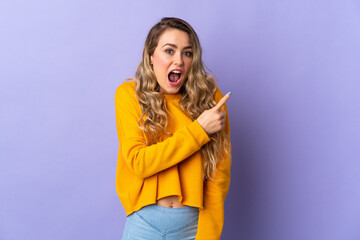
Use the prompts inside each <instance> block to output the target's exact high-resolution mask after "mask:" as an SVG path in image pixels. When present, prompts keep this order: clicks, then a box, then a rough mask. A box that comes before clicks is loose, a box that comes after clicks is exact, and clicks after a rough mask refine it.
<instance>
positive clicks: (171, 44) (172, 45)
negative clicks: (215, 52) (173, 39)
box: [162, 43, 192, 49]
mask: <svg viewBox="0 0 360 240" xmlns="http://www.w3.org/2000/svg"><path fill="white" fill-rule="evenodd" d="M166 45H169V46H171V47H173V48H177V46H176V45H175V44H173V43H166V44H164V46H162V47H165V46H166ZM188 48H192V47H191V46H186V47H184V49H188Z"/></svg>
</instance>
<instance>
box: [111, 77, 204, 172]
mask: <svg viewBox="0 0 360 240" xmlns="http://www.w3.org/2000/svg"><path fill="white" fill-rule="evenodd" d="M126 84H127V85H126ZM115 113H116V125H117V132H118V137H119V141H120V145H121V150H122V154H123V157H124V159H125V162H126V165H127V166H128V167H129V169H130V170H131V171H132V172H133V173H134V174H135V175H137V176H138V177H140V178H146V177H149V176H152V175H154V174H156V173H158V172H160V171H162V170H164V169H167V168H169V167H172V166H174V165H176V164H177V163H179V162H181V161H183V160H184V159H186V158H187V157H189V156H191V155H192V154H194V153H195V152H197V151H198V150H200V148H201V147H202V146H203V145H204V144H205V143H207V142H208V141H210V138H209V137H208V135H207V134H206V132H205V131H204V130H203V129H202V127H201V126H200V124H199V123H198V122H197V121H196V120H195V121H194V122H192V123H191V124H189V125H188V126H185V127H183V128H181V129H179V130H177V131H176V132H175V133H174V134H173V136H171V137H169V138H167V139H166V140H164V141H162V142H158V143H156V144H153V145H151V146H147V145H146V139H145V135H144V133H143V131H142V130H141V129H140V128H139V126H138V121H139V118H140V116H141V109H140V106H139V103H138V101H137V99H136V97H135V95H134V89H133V88H130V87H129V83H125V84H122V85H121V86H120V87H118V89H117V90H116V94H115Z"/></svg>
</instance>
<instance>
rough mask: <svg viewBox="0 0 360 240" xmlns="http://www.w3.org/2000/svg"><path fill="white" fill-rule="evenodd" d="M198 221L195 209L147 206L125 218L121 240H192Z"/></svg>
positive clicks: (196, 209) (197, 213)
mask: <svg viewBox="0 0 360 240" xmlns="http://www.w3.org/2000/svg"><path fill="white" fill-rule="evenodd" d="M198 219H199V209H198V208H195V207H190V206H187V207H183V208H168V207H162V206H159V205H156V204H152V205H148V206H145V207H143V208H141V209H140V210H139V211H136V212H133V213H132V214H130V215H129V216H127V218H126V223H125V228H124V232H123V236H122V240H138V239H139V240H162V239H166V240H171V239H174V240H175V239H176V240H178V239H184V240H185V239H192V240H193V239H195V236H196V232H197V224H198Z"/></svg>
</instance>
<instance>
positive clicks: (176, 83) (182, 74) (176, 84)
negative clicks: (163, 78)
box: [167, 68, 184, 87]
mask: <svg viewBox="0 0 360 240" xmlns="http://www.w3.org/2000/svg"><path fill="white" fill-rule="evenodd" d="M172 71H179V72H181V76H180V78H179V80H177V82H175V83H174V82H171V81H170V80H169V74H170V73H171V72H172ZM167 76H168V77H167V80H168V83H169V84H170V85H171V86H173V87H177V86H179V84H180V83H181V82H182V79H183V76H184V72H183V70H182V69H180V68H176V69H172V70H171V71H170V72H169V73H168V74H167Z"/></svg>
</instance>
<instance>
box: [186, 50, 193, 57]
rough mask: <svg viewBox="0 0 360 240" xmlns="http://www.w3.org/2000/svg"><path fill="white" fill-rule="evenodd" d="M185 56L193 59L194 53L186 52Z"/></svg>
mask: <svg viewBox="0 0 360 240" xmlns="http://www.w3.org/2000/svg"><path fill="white" fill-rule="evenodd" d="M184 54H185V56H187V57H191V56H192V54H193V53H192V52H190V51H186V52H185V53H184Z"/></svg>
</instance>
